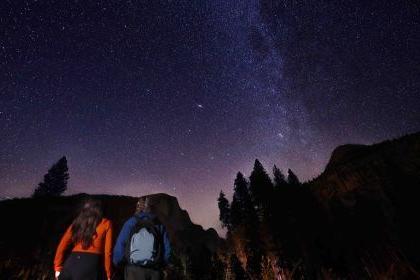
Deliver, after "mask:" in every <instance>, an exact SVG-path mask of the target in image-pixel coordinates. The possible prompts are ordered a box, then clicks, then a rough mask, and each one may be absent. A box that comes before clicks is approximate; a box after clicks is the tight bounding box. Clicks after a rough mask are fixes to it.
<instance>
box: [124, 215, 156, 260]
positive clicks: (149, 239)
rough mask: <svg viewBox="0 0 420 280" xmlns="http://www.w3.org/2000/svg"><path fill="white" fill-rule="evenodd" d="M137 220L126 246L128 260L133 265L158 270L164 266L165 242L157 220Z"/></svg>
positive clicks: (137, 218)
mask: <svg viewBox="0 0 420 280" xmlns="http://www.w3.org/2000/svg"><path fill="white" fill-rule="evenodd" d="M134 217H135V218H136V220H137V222H136V224H135V226H134V227H133V229H132V231H131V232H130V235H129V239H128V241H127V244H126V260H127V262H128V263H129V264H131V265H137V266H141V267H150V268H157V267H159V266H160V265H161V264H162V259H163V240H162V237H161V233H160V232H159V229H158V225H159V224H160V223H159V221H158V220H157V218H154V219H153V220H149V219H147V218H146V219H141V218H139V217H137V216H134Z"/></svg>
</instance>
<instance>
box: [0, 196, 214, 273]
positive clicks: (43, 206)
mask: <svg viewBox="0 0 420 280" xmlns="http://www.w3.org/2000/svg"><path fill="white" fill-rule="evenodd" d="M86 196H87V195H86V194H78V195H73V196H66V197H53V198H36V199H30V198H27V199H13V200H5V201H2V202H0V221H2V226H1V228H2V229H1V231H0V275H1V277H0V278H1V279H31V280H32V279H53V267H52V264H53V258H54V254H55V249H56V247H57V244H58V242H59V240H60V238H61V236H62V234H63V233H64V231H65V229H66V228H67V226H68V225H69V224H70V223H71V221H72V220H73V218H74V217H75V215H76V214H77V210H78V207H79V206H80V203H81V202H82V201H83V199H84V198H85V197H86ZM93 197H95V198H98V199H101V200H102V201H103V203H104V212H105V216H107V217H109V218H110V219H111V220H112V221H113V223H114V229H115V232H116V233H117V234H118V232H119V230H120V229H121V227H122V225H123V223H124V222H125V220H126V219H127V218H128V217H130V216H131V215H132V214H133V213H134V210H135V206H136V203H137V199H138V198H135V197H128V196H111V195H94V196H93ZM148 197H150V198H151V203H152V205H153V206H152V209H153V212H154V213H156V215H157V216H158V217H159V218H160V220H161V221H162V223H164V224H165V225H166V227H167V230H168V234H169V237H170V240H171V242H172V244H173V248H174V251H175V254H174V256H172V261H173V262H174V264H175V267H174V269H173V270H172V271H171V273H172V275H171V279H172V278H173V279H184V278H185V276H187V275H186V273H185V272H183V270H191V269H197V270H199V271H202V272H203V273H207V274H208V275H211V274H212V272H211V269H212V268H211V266H210V265H209V263H211V257H212V255H213V253H214V252H215V251H216V248H217V247H218V243H219V242H221V239H220V238H219V236H218V235H217V232H216V231H215V230H214V229H212V228H210V229H208V230H204V229H203V228H202V227H201V226H200V225H196V224H194V223H192V222H191V220H190V217H189V215H188V213H187V211H185V210H182V209H181V208H180V206H179V204H178V200H177V199H176V198H175V197H173V196H170V195H167V194H164V193H159V194H152V195H148ZM203 265H204V267H203ZM117 276H118V275H117ZM115 279H119V277H115Z"/></svg>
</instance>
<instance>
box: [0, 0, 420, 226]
mask: <svg viewBox="0 0 420 280" xmlns="http://www.w3.org/2000/svg"><path fill="white" fill-rule="evenodd" d="M334 2H335V3H327V2H326V1H325V2H324V1H307V2H305V4H303V3H298V2H297V1H270V0H261V1H256V0H249V1H219V0H212V1H170V0H167V1H134V0H132V1H77V0H74V1H53V0H46V1H37V0H32V1H15V0H13V1H12V0H6V1H1V3H0V68H1V71H0V196H3V197H4V196H7V197H16V196H18V197H21V196H29V195H30V194H31V193H32V192H33V190H34V188H35V186H36V185H37V184H38V183H39V182H40V181H41V180H42V177H43V175H44V174H45V173H46V172H47V170H48V168H49V167H50V166H51V165H52V164H53V163H54V162H56V161H57V160H58V159H59V158H60V157H61V156H63V155H65V156H66V157H67V159H68V165H69V173H70V181H69V187H68V192H67V193H68V194H73V193H78V192H87V193H106V194H123V195H133V196H141V195H145V194H148V193H155V192H165V193H168V194H171V195H174V196H176V197H177V198H178V200H179V202H180V204H181V207H183V208H185V209H186V210H188V212H189V214H190V216H191V217H192V220H193V221H194V222H196V223H199V224H202V225H203V226H204V227H205V228H207V227H210V226H211V227H215V228H216V229H218V230H219V223H218V210H217V197H218V193H219V192H220V190H223V191H225V192H226V193H227V195H228V197H229V198H230V196H231V194H232V188H233V180H234V178H235V175H236V173H237V172H238V171H241V172H243V173H244V174H245V175H246V176H249V174H250V171H251V169H252V165H253V163H254V160H255V159H256V158H258V159H259V160H260V161H261V162H262V163H263V165H264V166H265V167H266V169H267V171H269V172H270V173H271V169H272V167H273V164H276V165H277V166H279V167H280V168H281V169H282V170H283V171H284V172H285V171H287V169H288V168H291V169H292V170H293V171H294V172H295V173H296V174H297V175H298V177H299V178H300V179H301V180H302V181H304V180H308V179H311V178H313V177H315V176H317V175H319V174H320V173H321V172H322V170H323V169H324V167H325V165H326V163H327V161H328V159H329V156H330V154H331V152H332V150H333V149H334V148H335V147H336V146H337V145H340V144H346V143H360V144H372V143H376V142H379V141H382V140H385V139H389V138H394V137H398V136H401V135H404V134H406V133H410V132H416V131H419V130H420V110H419V108H420V48H419V46H420V32H419V30H420V13H419V4H418V2H415V1H394V0H392V1H386V2H383V1H376V0H375V1H369V3H364V1H334Z"/></svg>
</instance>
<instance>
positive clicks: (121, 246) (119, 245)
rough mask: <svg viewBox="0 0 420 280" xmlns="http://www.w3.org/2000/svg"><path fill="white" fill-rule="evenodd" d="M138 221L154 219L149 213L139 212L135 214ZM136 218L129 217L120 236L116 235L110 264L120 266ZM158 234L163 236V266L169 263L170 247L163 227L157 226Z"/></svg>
mask: <svg viewBox="0 0 420 280" xmlns="http://www.w3.org/2000/svg"><path fill="white" fill-rule="evenodd" d="M135 215H136V216H137V217H139V218H140V219H153V218H154V217H155V215H154V214H152V213H149V212H140V213H137V214H135ZM136 222H137V220H136V217H134V216H133V217H131V218H130V219H128V220H127V221H126V222H125V224H124V226H123V228H122V229H121V232H120V235H118V238H117V242H116V243H115V247H114V254H113V257H112V262H113V263H114V264H115V265H118V264H120V263H121V262H122V261H123V260H124V257H125V246H126V244H127V241H128V238H129V237H130V236H129V235H130V232H131V230H132V229H133V227H134V226H135V225H136ZM158 229H159V232H160V233H161V234H162V236H163V260H164V262H165V264H168V262H169V256H170V254H171V246H170V244H169V238H168V233H167V232H166V228H165V226H164V225H162V224H161V225H158Z"/></svg>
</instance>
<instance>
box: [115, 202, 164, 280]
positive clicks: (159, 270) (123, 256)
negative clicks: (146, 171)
mask: <svg viewBox="0 0 420 280" xmlns="http://www.w3.org/2000/svg"><path fill="white" fill-rule="evenodd" d="M139 220H143V221H154V225H155V227H156V230H157V232H158V233H159V234H160V236H161V237H162V238H161V239H160V242H162V243H163V244H161V250H163V252H162V256H161V259H162V260H161V261H160V263H159V265H158V266H153V267H148V266H142V265H135V264H132V262H130V261H129V260H127V254H128V253H127V252H128V251H129V250H130V249H129V248H127V245H128V242H130V240H129V239H130V238H132V236H133V235H132V234H133V232H134V228H135V227H136V226H138V223H139ZM156 221H158V222H157V223H156ZM131 240H133V239H131ZM137 240H140V241H139V242H141V240H142V239H141V238H140V239H137ZM145 240H147V239H145ZM131 242H134V241H131ZM143 242H144V241H143ZM128 246H131V245H128ZM145 247H147V246H145ZM131 248H132V247H131ZM170 254H171V246H170V242H169V238H168V233H167V231H166V228H165V226H164V225H163V224H161V223H160V221H159V220H158V219H157V217H156V215H154V214H153V213H152V212H151V209H150V203H149V198H147V197H146V198H144V197H142V198H140V199H139V201H138V202H137V206H136V212H135V214H134V216H132V217H131V218H129V219H128V220H127V221H126V222H125V224H124V226H123V228H122V229H121V232H120V234H119V236H118V238H117V241H116V243H115V247H114V252H113V259H112V261H113V263H114V265H116V266H118V265H121V264H123V265H125V268H124V275H125V279H126V280H133V279H136V280H137V279H138V280H140V279H150V280H160V279H162V278H163V268H164V266H166V265H168V264H169V257H170Z"/></svg>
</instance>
